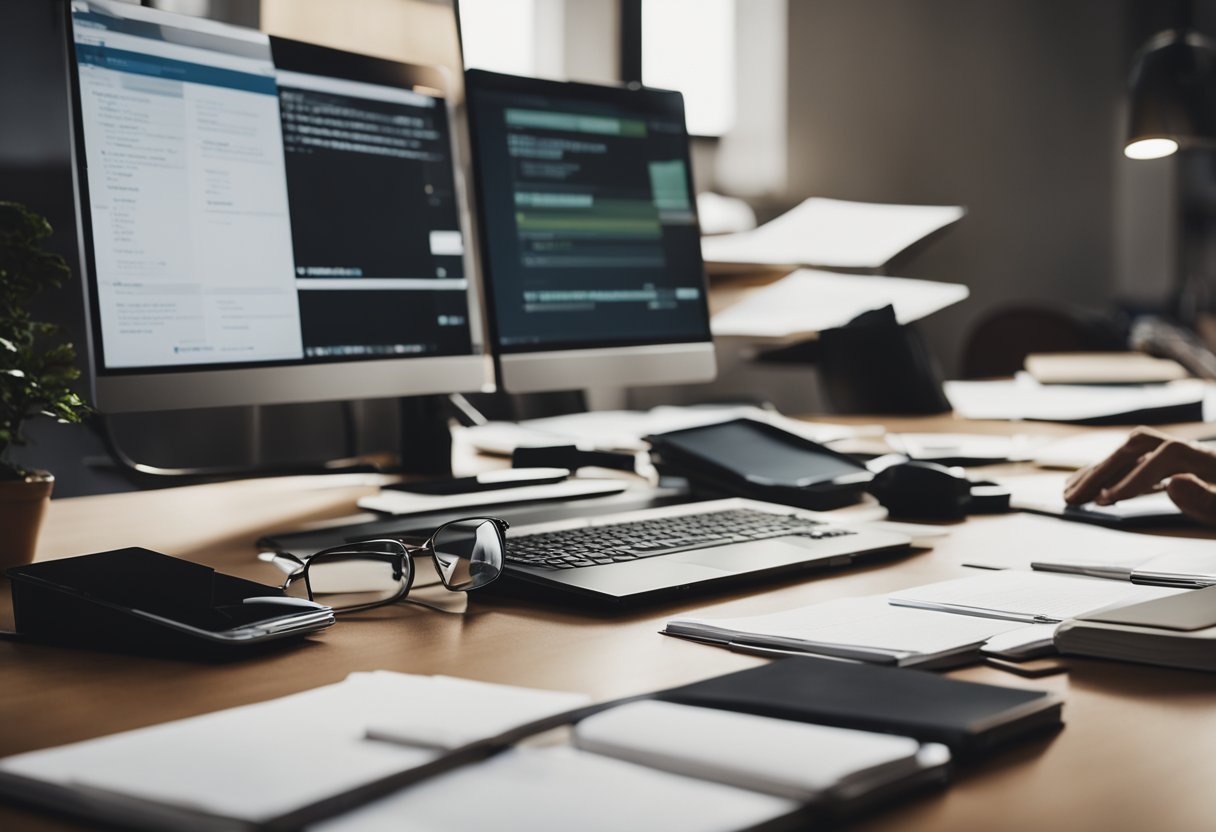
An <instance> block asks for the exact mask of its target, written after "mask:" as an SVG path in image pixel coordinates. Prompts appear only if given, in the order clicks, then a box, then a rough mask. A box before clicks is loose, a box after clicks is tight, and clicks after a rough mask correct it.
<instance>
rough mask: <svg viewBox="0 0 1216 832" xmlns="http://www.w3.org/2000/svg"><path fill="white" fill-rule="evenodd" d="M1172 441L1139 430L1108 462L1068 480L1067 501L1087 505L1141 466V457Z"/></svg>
mask: <svg viewBox="0 0 1216 832" xmlns="http://www.w3.org/2000/svg"><path fill="white" fill-rule="evenodd" d="M1168 441H1170V438H1169V437H1168V436H1167V435H1165V434H1164V433H1162V432H1161V431H1158V430H1153V429H1152V428H1144V427H1140V428H1136V429H1135V430H1134V431H1132V432H1131V433H1130V434H1129V435H1128V437H1127V440H1126V441H1125V442H1124V443H1123V444H1122V445H1121V446H1120V447H1119V449H1118V450H1117V451H1115V452H1114V453H1113V454H1111V455H1110V456H1108V457H1107V458H1106V459H1104V460H1102V461H1101V462H1099V463H1097V464H1096V465H1091V466H1090V467H1088V468H1084V469H1082V470H1080V471H1078V472H1077V473H1075V474H1073V475H1072V477H1070V478H1069V480H1068V484H1067V485H1066V486H1065V487H1064V500H1065V502H1067V503H1068V504H1069V505H1080V504H1081V503H1088V502H1091V501H1092V500H1094V499H1095V498H1097V496H1098V494H1099V493H1100V492H1101V491H1102V490H1103V489H1104V488H1107V487H1108V486H1110V485H1112V484H1114V483H1116V482H1119V481H1120V480H1121V479H1123V478H1124V477H1126V476H1127V474H1128V473H1129V472H1130V471H1131V470H1132V469H1134V468H1135V467H1136V466H1137V465H1139V464H1140V461H1141V458H1142V457H1143V456H1144V455H1145V454H1148V453H1151V452H1153V451H1155V450H1156V449H1157V448H1158V447H1159V446H1160V445H1161V444H1162V443H1163V442H1168Z"/></svg>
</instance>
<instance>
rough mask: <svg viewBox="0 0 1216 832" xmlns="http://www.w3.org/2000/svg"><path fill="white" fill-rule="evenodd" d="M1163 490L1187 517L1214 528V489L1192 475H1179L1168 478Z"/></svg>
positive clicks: (1215, 502)
mask: <svg viewBox="0 0 1216 832" xmlns="http://www.w3.org/2000/svg"><path fill="white" fill-rule="evenodd" d="M1165 490H1166V492H1167V493H1168V494H1169V495H1170V499H1171V500H1173V501H1174V505H1176V506H1178V508H1180V509H1182V513H1183V514H1185V515H1186V516H1187V517H1190V518H1191V519H1193V520H1198V521H1199V522H1200V523H1204V524H1206V525H1209V526H1216V488H1213V487H1212V486H1210V485H1208V484H1207V483H1206V482H1204V481H1203V480H1201V479H1200V478H1199V477H1197V476H1195V475H1194V474H1179V475H1178V476H1176V477H1171V478H1170V481H1169V484H1168V485H1167V486H1166V489H1165Z"/></svg>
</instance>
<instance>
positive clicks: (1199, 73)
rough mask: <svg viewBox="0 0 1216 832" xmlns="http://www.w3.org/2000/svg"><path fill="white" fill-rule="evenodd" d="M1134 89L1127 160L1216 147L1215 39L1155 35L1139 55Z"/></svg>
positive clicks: (1176, 32)
mask: <svg viewBox="0 0 1216 832" xmlns="http://www.w3.org/2000/svg"><path fill="white" fill-rule="evenodd" d="M1130 88H1131V89H1130V99H1131V101H1130V109H1129V119H1128V130H1127V145H1126V147H1125V149H1124V153H1126V155H1127V156H1129V157H1131V158H1133V159H1151V158H1156V157H1159V156H1168V155H1169V154H1170V153H1173V152H1174V151H1175V150H1177V149H1178V148H1179V147H1204V146H1210V147H1216V41H1213V40H1212V39H1211V38H1209V37H1207V36H1206V35H1202V34H1200V33H1198V32H1194V31H1181V30H1169V31H1165V32H1160V33H1158V34H1156V35H1154V36H1153V38H1152V39H1151V40H1149V42H1148V43H1146V44H1145V45H1144V46H1143V47H1142V48H1141V49H1140V51H1139V52H1138V53H1137V55H1136V59H1135V62H1134V63H1133V65H1132V73H1131V79H1130Z"/></svg>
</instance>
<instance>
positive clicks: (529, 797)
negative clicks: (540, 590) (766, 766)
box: [309, 703, 800, 832]
mask: <svg viewBox="0 0 1216 832" xmlns="http://www.w3.org/2000/svg"><path fill="white" fill-rule="evenodd" d="M492 705H493V703H491V707H492ZM799 807H800V804H799V803H798V802H796V801H794V800H790V799H788V798H781V797H774V796H772V795H766V794H760V793H758V792H754V791H749V790H746V789H739V788H733V787H730V786H723V785H721V784H718V783H710V782H707V781H704V780H697V779H694V778H692V777H683V776H680V775H676V774H669V773H667V772H664V771H658V770H656V769H653V768H648V767H645V766H640V765H635V764H633V763H627V762H623V761H621V760H614V759H612V758H610V757H604V756H601V755H599V754H591V753H588V752H586V751H579V750H577V749H574V748H569V747H566V746H558V747H553V748H514V749H511V750H508V751H504V752H502V753H501V754H498V755H497V756H495V757H493V758H491V759H489V760H486V761H484V762H481V763H478V764H476V765H470V766H465V767H463V768H460V769H458V770H456V771H452V772H448V773H447V774H442V775H439V776H438V777H435V778H433V779H431V780H428V781H425V782H422V783H419V784H417V785H414V786H411V787H409V788H406V789H403V790H401V791H399V792H397V793H395V794H392V795H390V796H388V797H385V798H382V799H380V800H377V801H375V802H373V803H370V804H368V805H367V806H364V807H362V808H359V809H355V810H354V811H351V812H347V813H346V814H343V815H340V816H338V817H336V818H333V819H331V820H328V821H326V822H324V823H320V824H317V825H315V826H310V827H309V829H310V830H312V832H348V830H349V832H400V830H407V829H408V830H418V831H419V832H440V830H443V831H444V832H447V831H448V830H497V829H502V830H520V832H523V830H527V831H528V832H567V830H578V832H620V830H635V829H636V830H645V829H661V830H664V832H732V830H736V829H751V828H753V827H756V826H760V825H762V824H766V823H768V822H770V821H773V820H775V819H777V818H781V817H783V816H785V815H788V814H790V813H791V812H794V811H796V810H797V809H798V808H799Z"/></svg>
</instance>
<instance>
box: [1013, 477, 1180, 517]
mask: <svg viewBox="0 0 1216 832" xmlns="http://www.w3.org/2000/svg"><path fill="white" fill-rule="evenodd" d="M1000 482H1001V485H1003V486H1005V487H1006V488H1008V489H1009V505H1010V506H1011V507H1012V508H1015V509H1027V510H1030V511H1043V512H1047V513H1049V514H1060V513H1062V512H1063V511H1064V509H1065V508H1066V507H1067V503H1065V502H1064V485H1065V483H1067V482H1068V475H1067V474H1028V475H1026V476H1022V477H1003V478H1001V481H1000ZM1085 510H1086V511H1088V512H1091V513H1096V514H1101V515H1105V516H1107V517H1111V518H1122V519H1129V520H1130V519H1135V518H1137V517H1169V516H1173V515H1179V514H1181V513H1182V511H1181V510H1180V509H1179V508H1178V506H1176V505H1174V503H1173V501H1172V500H1170V497H1169V495H1168V494H1166V493H1165V492H1164V491H1157V492H1153V493H1150V494H1141V495H1140V496H1139V497H1131V498H1129V499H1127V500H1120V501H1119V502H1117V503H1115V504H1114V505H1109V506H1099V505H1096V504H1094V503H1086V504H1085Z"/></svg>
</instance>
